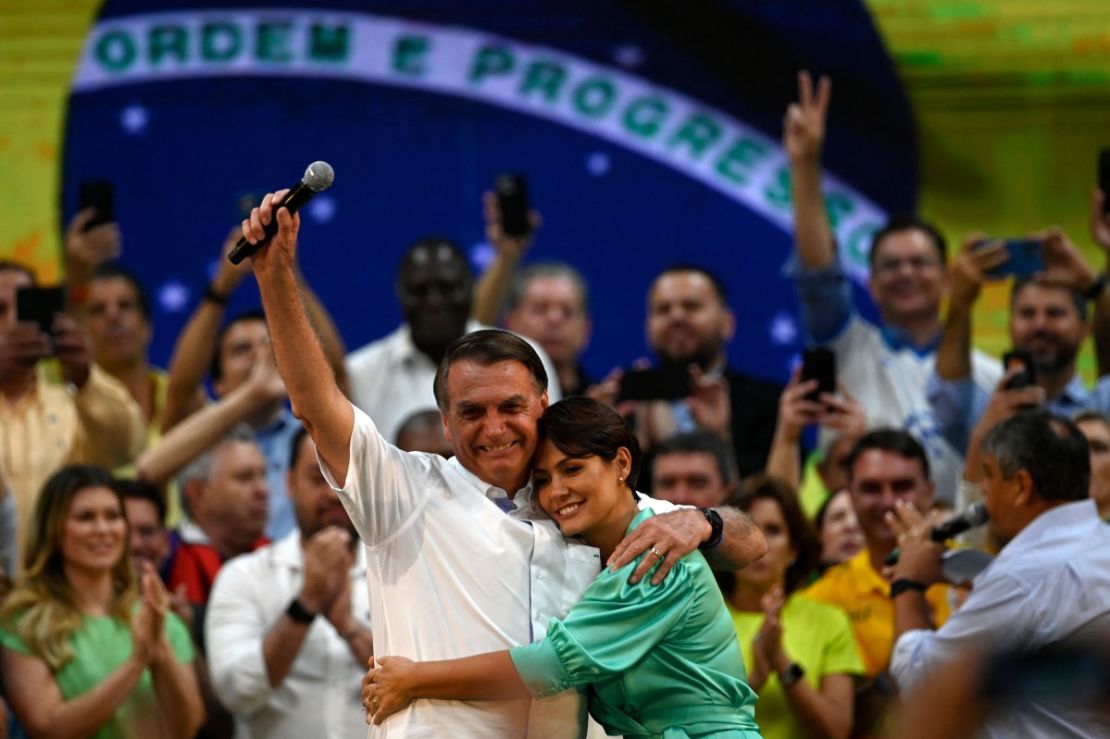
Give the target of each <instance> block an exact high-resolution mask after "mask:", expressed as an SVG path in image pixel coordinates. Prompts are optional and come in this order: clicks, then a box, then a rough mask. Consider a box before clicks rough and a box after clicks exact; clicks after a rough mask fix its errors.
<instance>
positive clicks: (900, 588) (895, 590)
mask: <svg viewBox="0 0 1110 739" xmlns="http://www.w3.org/2000/svg"><path fill="white" fill-rule="evenodd" d="M926 589H927V586H926V585H925V583H923V582H921V581H920V580H911V579H909V578H908V577H900V578H898V579H897V580H895V581H894V582H892V583H891V584H890V597H891V599H893V598H897V597H898V596H899V595H901V594H902V593H905V592H907V591H910V590H916V591H917V592H918V593H924V592H925V590H926Z"/></svg>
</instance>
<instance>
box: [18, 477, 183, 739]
mask: <svg viewBox="0 0 1110 739" xmlns="http://www.w3.org/2000/svg"><path fill="white" fill-rule="evenodd" d="M32 526H33V528H32V530H31V531H30V532H28V538H27V549H26V552H25V554H26V557H25V560H24V561H25V562H26V563H27V568H26V571H25V572H24V574H23V576H22V578H21V579H20V581H19V583H18V584H17V585H16V588H15V590H13V591H12V594H11V596H10V597H9V598H8V600H7V601H6V602H5V603H4V605H3V608H2V609H0V644H2V645H3V649H2V650H0V653H2V664H3V673H4V682H5V686H6V688H7V692H8V698H9V700H10V702H11V707H12V711H13V712H14V713H15V716H16V718H17V719H18V721H19V723H20V724H21V725H22V726H23V727H24V728H25V729H26V730H27V733H28V734H30V735H31V736H32V737H94V738H95V739H124V738H127V739H130V738H132V737H135V738H136V739H137V738H138V737H143V738H144V739H145V737H173V738H178V737H180V738H182V739H186V738H187V737H191V736H193V734H195V733H196V731H197V728H198V727H199V726H200V723H201V721H202V720H203V715H204V709H203V705H202V703H201V698H200V693H199V691H198V689H197V684H196V678H195V677H194V674H193V670H192V668H191V665H190V664H189V663H190V662H191V661H192V659H193V649H192V644H191V642H190V640H189V634H188V632H187V630H186V629H185V626H184V624H183V623H182V622H181V621H180V620H179V619H178V618H177V617H176V616H174V615H173V614H172V613H167V610H168V609H167V605H168V600H169V598H168V595H167V593H166V590H165V588H164V587H163V586H162V583H161V582H160V581H159V579H158V576H157V574H156V573H155V572H154V569H153V568H152V567H151V566H150V565H149V564H144V568H143V570H142V571H141V573H140V576H141V580H142V582H141V585H142V587H141V593H140V583H139V576H137V575H136V573H135V571H134V569H133V566H132V563H131V554H130V552H129V551H128V546H127V543H128V524H127V519H126V518H125V514H124V506H123V500H122V499H121V498H120V496H119V494H118V493H116V492H115V491H114V490H113V489H112V478H111V476H110V475H109V474H108V473H107V472H106V471H105V470H102V469H100V468H98V467H90V466H72V467H65V468H63V469H62V470H60V471H59V472H57V473H56V474H55V475H54V476H53V477H52V478H50V480H49V481H47V483H46V485H45V486H44V487H43V490H42V494H41V495H40V496H39V498H38V501H37V503H36V506H35V512H34V520H33V521H32Z"/></svg>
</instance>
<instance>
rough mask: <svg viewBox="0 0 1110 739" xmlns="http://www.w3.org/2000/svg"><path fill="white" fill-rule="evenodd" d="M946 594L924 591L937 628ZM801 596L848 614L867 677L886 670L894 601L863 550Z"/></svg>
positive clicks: (937, 588) (942, 588)
mask: <svg viewBox="0 0 1110 739" xmlns="http://www.w3.org/2000/svg"><path fill="white" fill-rule="evenodd" d="M949 591H950V588H949V587H948V586H947V585H934V586H933V587H931V588H929V589H928V590H927V591H925V600H926V601H927V602H928V604H929V609H930V611H931V612H932V616H933V623H934V624H935V625H936V626H937V628H940V625H941V624H943V623H944V622H945V621H947V620H948V613H949V610H950V609H949V601H948V598H949ZM803 592H804V594H805V595H806V596H807V597H809V598H812V599H813V600H817V601H821V602H822V603H829V604H830V605H834V606H838V607H840V608H842V609H844V611H845V612H846V613H847V614H848V618H849V619H850V620H851V622H852V630H853V631H854V632H855V635H856V642H857V643H858V644H859V648H860V652H861V653H862V654H863V664H864V667H866V669H867V675H868V677H874V676H875V675H877V674H879V673H880V672H882V671H883V670H885V669H886V668H887V666H888V665H889V664H890V654H891V652H892V651H893V650H894V601H892V600H891V599H890V583H888V582H887V581H886V580H884V579H883V578H882V576H881V575H880V574H879V573H878V572H875V570H874V569H872V568H871V556H870V554H868V551H867V550H866V549H864V550H863V551H862V552H860V553H859V554H857V555H856V556H854V557H852V558H851V559H850V560H848V561H847V562H841V563H840V564H838V565H836V566H835V567H831V568H830V569H829V570H828V571H827V572H825V574H824V575H822V576H821V577H820V578H819V579H818V580H817V582H815V583H813V584H812V585H810V586H809V587H808V588H806V589H805V590H804V591H803Z"/></svg>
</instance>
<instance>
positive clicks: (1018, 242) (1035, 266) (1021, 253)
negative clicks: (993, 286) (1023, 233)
mask: <svg viewBox="0 0 1110 739" xmlns="http://www.w3.org/2000/svg"><path fill="white" fill-rule="evenodd" d="M992 241H993V239H987V240H984V241H981V242H979V243H978V244H976V247H980V246H986V245H987V244H989V243H992ZM1002 245H1003V246H1004V247H1005V248H1006V251H1007V252H1009V254H1010V258H1009V259H1007V260H1006V261H1005V262H1003V263H1002V264H1000V265H998V266H997V267H995V268H994V269H990V270H987V275H988V276H990V277H995V278H1002V277H1017V278H1018V279H1025V278H1027V277H1032V276H1033V275H1035V274H1037V273H1038V272H1041V271H1043V270H1044V244H1043V243H1041V242H1040V241H1037V240H1036V239H1003V240H1002Z"/></svg>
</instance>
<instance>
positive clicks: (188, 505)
mask: <svg viewBox="0 0 1110 739" xmlns="http://www.w3.org/2000/svg"><path fill="white" fill-rule="evenodd" d="M181 495H182V497H183V498H184V499H185V509H186V512H187V513H188V514H189V516H190V517H193V518H195V517H196V511H197V506H198V504H199V503H200V502H201V500H202V499H203V497H204V483H203V482H201V481H200V480H187V481H186V482H185V485H184V486H182V488H181Z"/></svg>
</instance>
